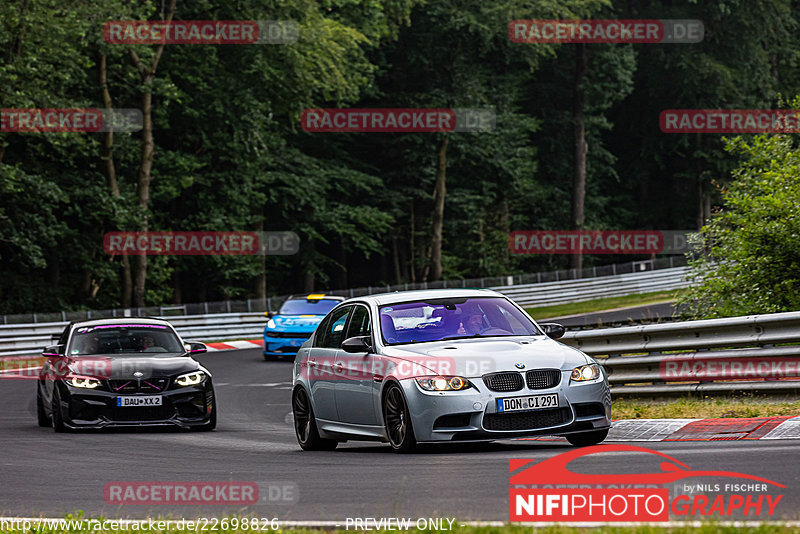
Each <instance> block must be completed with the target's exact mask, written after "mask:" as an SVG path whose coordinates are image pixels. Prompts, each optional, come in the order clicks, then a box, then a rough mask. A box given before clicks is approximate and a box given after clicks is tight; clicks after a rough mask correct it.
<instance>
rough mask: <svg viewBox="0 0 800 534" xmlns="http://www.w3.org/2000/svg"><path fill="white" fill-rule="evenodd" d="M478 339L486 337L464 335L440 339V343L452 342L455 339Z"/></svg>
mask: <svg viewBox="0 0 800 534" xmlns="http://www.w3.org/2000/svg"><path fill="white" fill-rule="evenodd" d="M476 337H484V336H483V335H481V334H471V335H468V334H464V335H463V336H450V337H443V338H439V341H450V340H453V339H473V338H476ZM485 337H489V336H485Z"/></svg>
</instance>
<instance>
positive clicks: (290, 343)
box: [264, 332, 311, 356]
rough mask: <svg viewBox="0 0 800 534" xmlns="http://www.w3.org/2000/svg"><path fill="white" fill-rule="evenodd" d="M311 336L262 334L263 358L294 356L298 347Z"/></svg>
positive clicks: (285, 333)
mask: <svg viewBox="0 0 800 534" xmlns="http://www.w3.org/2000/svg"><path fill="white" fill-rule="evenodd" d="M309 337H311V334H310V333H309V334H306V333H297V334H296V335H295V334H292V333H288V332H280V333H275V334H273V335H270V334H269V333H265V334H264V356H294V355H295V354H297V351H298V350H300V345H302V344H303V343H305V342H306V340H307V339H308V338H309Z"/></svg>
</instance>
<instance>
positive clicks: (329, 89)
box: [0, 0, 800, 313]
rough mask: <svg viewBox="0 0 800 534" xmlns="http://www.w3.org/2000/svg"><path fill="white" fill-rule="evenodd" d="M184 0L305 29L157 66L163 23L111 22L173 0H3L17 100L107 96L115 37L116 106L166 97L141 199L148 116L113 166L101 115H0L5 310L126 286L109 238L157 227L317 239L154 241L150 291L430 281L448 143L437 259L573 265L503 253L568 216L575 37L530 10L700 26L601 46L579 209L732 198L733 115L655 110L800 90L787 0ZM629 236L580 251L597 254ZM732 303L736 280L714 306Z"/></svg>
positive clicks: (190, 9)
mask: <svg viewBox="0 0 800 534" xmlns="http://www.w3.org/2000/svg"><path fill="white" fill-rule="evenodd" d="M628 4H631V5H628ZM175 5H176V10H175V14H174V18H175V19H176V20H207V19H212V20H236V19H247V20H294V21H297V22H298V24H299V26H300V36H299V39H298V41H297V42H296V43H293V44H288V45H247V46H234V45H167V46H165V47H164V50H163V55H162V56H161V57H160V61H159V62H158V67H157V69H156V71H155V72H154V74H153V77H152V79H151V80H145V78H144V77H143V75H142V72H141V71H140V70H138V69H137V66H136V62H135V61H134V59H133V57H134V55H135V56H136V57H137V58H139V60H140V61H141V63H142V64H144V65H149V64H151V63H152V62H153V61H154V59H155V58H156V57H157V54H158V46H154V45H112V44H108V43H105V42H104V41H103V37H102V28H103V23H104V22H105V21H108V20H127V19H141V20H144V19H149V20H161V19H163V18H165V17H166V14H165V13H163V12H162V10H163V9H168V8H169V2H168V1H165V2H157V1H155V0H134V1H127V0H126V1H123V0H107V1H103V2H89V1H88V0H69V1H66V2H63V1H56V0H10V1H6V2H2V3H0V107H2V108H28V107H30V108H33V107H38V108H48V107H49V108H53V107H79V106H86V107H104V102H103V100H104V99H103V96H104V94H103V87H102V85H101V83H100V81H99V80H100V78H99V76H100V72H101V61H102V60H103V58H105V62H106V65H107V68H106V74H107V80H108V82H107V87H108V95H109V96H110V98H111V100H112V102H113V106H114V107H117V108H141V107H142V101H143V96H144V95H145V94H151V95H152V105H153V107H152V118H153V125H154V127H153V137H154V144H155V147H154V157H153V164H152V171H151V182H150V185H149V188H150V189H149V203H148V204H147V205H146V206H145V205H143V204H142V202H141V201H140V199H139V193H140V187H139V178H138V177H139V173H140V168H141V162H142V144H143V139H142V137H143V136H142V134H141V133H115V134H114V136H113V146H112V147H111V148H112V151H111V154H112V156H111V157H112V160H111V161H112V162H113V164H114V169H115V173H116V176H115V180H112V179H111V178H110V176H109V174H108V170H107V165H106V163H107V161H108V157H109V156H108V154H107V153H106V152H105V151H104V143H105V142H106V138H105V137H104V136H103V134H100V133H98V134H80V133H59V134H55V133H50V134H35V133H27V134H20V133H7V132H6V133H0V312H2V313H16V312H25V311H48V310H60V309H74V308H109V307H117V306H120V305H122V304H126V303H130V294H128V295H127V296H126V295H125V294H123V293H124V291H123V289H122V288H123V281H124V279H125V273H126V272H127V273H128V274H130V269H131V266H130V265H126V264H124V263H123V261H122V258H120V257H119V256H117V257H111V256H109V255H108V254H106V253H105V252H104V250H103V246H102V238H103V235H104V234H105V233H106V232H109V231H116V230H137V229H141V228H144V227H147V228H148V229H150V230H217V231H232V230H264V231H270V230H292V231H294V232H296V233H297V234H298V235H299V236H300V238H301V242H302V244H301V248H300V252H299V253H298V254H297V255H295V256H283V257H281V256H267V257H263V256H261V257H236V256H151V257H149V258H148V261H147V273H146V274H147V278H146V294H145V299H144V300H145V302H146V303H147V304H161V303H169V302H197V301H204V300H220V299H225V298H248V297H259V296H263V295H270V294H271V295H274V294H286V293H290V292H296V291H304V290H311V289H315V290H321V289H329V288H341V287H351V286H360V285H368V284H371V285H378V284H386V283H392V284H394V283H398V282H411V281H422V280H430V279H432V278H433V275H432V272H435V270H434V269H432V260H431V258H432V252H431V250H432V243H433V242H434V237H433V236H434V234H435V232H434V230H435V224H434V218H433V215H432V214H433V212H434V206H435V200H436V199H435V195H434V190H435V184H436V178H437V158H438V157H439V155H440V154H441V153H442V151H441V149H442V147H445V148H446V185H447V187H446V191H447V192H446V197H445V202H444V217H443V221H442V225H441V228H442V240H441V243H442V247H441V248H442V251H441V267H442V278H448V279H452V278H459V277H466V278H469V277H478V276H491V275H501V274H511V273H516V272H531V271H536V270H549V269H553V268H564V267H566V266H567V265H568V263H569V258H568V257H565V256H515V255H512V254H510V253H509V250H508V242H507V239H508V232H509V231H512V230H536V229H567V228H570V224H571V223H570V207H571V200H572V198H571V196H572V194H571V191H572V178H571V173H572V166H573V146H572V136H573V123H572V111H573V110H572V95H573V91H574V89H575V87H574V84H575V79H574V78H575V77H574V69H575V62H576V54H577V48H576V45H560V46H559V45H555V44H535V45H534V44H520V43H512V42H510V40H509V38H508V22H509V21H510V20H513V19H531V18H561V19H569V18H627V19H630V18H662V19H666V18H673V19H700V20H702V21H703V22H704V24H705V28H706V37H705V39H704V41H703V42H702V43H699V44H696V45H689V44H641V45H625V44H603V45H586V46H585V53H586V65H587V66H586V74H585V77H584V78H583V80H582V82H581V85H580V86H581V87H582V88H583V91H584V92H585V99H586V103H585V115H586V140H587V143H588V152H587V158H586V159H587V172H586V202H585V211H586V221H585V227H586V228H588V229H637V228H639V229H667V230H677V229H688V230H690V229H694V228H697V227H698V226H699V224H702V222H703V221H704V220H705V219H706V218H707V217H708V215H709V214H710V212H711V210H712V208H713V207H714V206H715V205H716V204H718V203H719V201H720V198H721V197H720V193H719V190H717V189H715V188H714V187H713V184H720V185H721V186H724V187H727V184H729V183H730V182H731V178H730V176H731V175H730V171H731V170H732V169H733V168H734V167H735V165H736V159H737V157H738V154H737V153H734V152H731V153H728V154H726V153H725V152H724V144H723V140H722V138H721V136H719V135H714V134H703V135H694V134H693V135H685V134H664V133H662V132H661V131H660V129H659V125H658V117H659V113H660V111H661V110H663V109H667V108H771V107H775V106H776V105H777V104H778V102H779V99H780V94H789V95H794V94H798V93H800V77H799V76H798V68H797V67H798V64H800V61H799V60H800V58H799V57H798V54H799V53H800V46H798V32H797V28H798V22H800V9H798V2H797V1H795V0H760V1H758V2H744V1H742V0H713V1H704V2H696V1H693V0H681V1H677V2H674V1H666V0H648V1H645V2H635V3H629V2H617V1H612V0H564V1H561V0H496V1H492V2H483V1H480V0H465V1H462V2H452V1H451V0H425V1H424V2H423V1H422V0H369V1H367V0H296V1H293V2H279V1H276V0H234V1H229V2H216V1H213V0H196V1H192V2H187V1H185V0H177V1H176V4H175ZM324 107H431V108H435V107H452V108H464V107H481V108H485V107H488V108H493V109H494V110H495V113H496V116H497V127H496V129H495V130H494V131H492V132H488V133H447V134H443V133H430V134H422V133H416V134H399V133H392V134H390V133H382V134H365V133H306V132H304V131H303V130H302V129H301V128H300V122H299V121H300V114H301V112H302V111H303V110H304V109H308V108H324ZM445 139H446V141H447V142H445ZM787 142H788V141H786V140H771V139H768V138H765V139H760V140H758V141H755V142H754V143H755V144H753V145H752V146H751V145H745V144H743V145H741V146H742V147H746V146H748V147H750V150H749V151H748V150H746V151H745V152H746V155H748V157H749V158H750V161H751V163H750V165H752V167H742V168H741V169H740V170H739V171H737V172H736V173H734V175H733V178H734V182H735V181H736V180H742V179H747V178H748V177H751V178H752V179H753V180H757V171H759V170H761V169H764V168H766V167H765V165H766V164H765V163H762V164H756V160H755V159H753V158H754V157H756V152H757V151H759V150H762V149H763V150H764V151H765V153H766V152H768V151H769V150H778V149H779V147H783V146H784V145H785V143H787ZM785 150H787V151H788V150H790V149H789V148H786V149H785ZM748 168H749V169H751V170H750V171H747V172H745V169H748ZM787 172H788V171H787ZM745 181H746V180H745ZM736 187H745V188H746V187H748V186H746V185H741V186H736V185H731V189H730V190H731V191H738V189H736ZM787 187H788V186H787ZM742 194H743V195H745V197H746V196H747V195H752V194H753V193H752V190H751V189H744V190H742ZM776 194H777V193H776ZM786 195H787V197H785V198H784V197H781V198H782V199H783V200H786V199H788V195H790V191H789V190H787V191H786ZM780 200H781V199H777V198H776V199H774V201H775V202H777V203H780V202H779V201H780ZM742 202H744V200H742ZM760 209H762V210H768V209H769V208H768V207H766V206H761V208H760ZM787 209H788V208H787ZM742 216H744V215H742ZM731 217H732V216H731ZM733 222H734V221H733V219H730V220H729V221H728V223H726V224H733ZM714 224H717V225H722V224H723V223H721V222H720V223H712V226H711V228H716V227H715V226H714ZM720 228H721V227H720ZM776 228H777V227H776ZM764 230H765V231H767V230H769V229H768V228H766V227H764ZM776 231H777V230H776ZM781 231H783V230H781ZM786 231H787V232H788V231H789V230H786ZM762 237H763V236H762ZM768 238H769V236H766V237H763V239H764V240H766V241H764V243H767V242H768V241H769V239H768ZM775 238H776V239H777V236H776V237H775ZM742 239H745V238H742ZM718 246H722V245H718ZM787 246H788V245H787ZM752 247H753V248H743V249H742V254H746V253H749V252H758V253H759V254H761V250H762V248H761V245H758V244H756V243H754V244H752ZM718 250H719V251H720V252H721V253H722V252H724V253H727V251H728V249H721V248H720V249H718ZM791 253H792V250H791V249H787V250H786V251H784V252H780V251H775V252H774V254H780V255H781V257H782V258H784V259H785V258H788V257H790V255H791ZM741 257H742V256H736V258H741ZM766 258H767V256H763V255H762V256H761V257H760V258H759V261H766ZM629 259H630V257H624V258H622V257H613V256H604V257H601V256H597V257H588V258H586V260H585V262H584V265H585V266H586V265H589V266H590V265H593V264H599V263H601V262H602V263H609V262H618V261H626V260H629ZM126 263H127V262H126ZM131 263H133V262H132V261H131ZM742 265H746V264H744V263H742ZM786 265H787V268H788V266H789V265H790V264H789V263H786ZM731 269H733V267H731ZM742 269H743V270H744V267H743V268H742ZM787 272H788V271H787ZM787 276H788V275H787ZM787 280H788V278H787ZM786 283H787V284H789V286H790V285H791V283H790V282H786ZM778 293H780V294H781V295H782V299H779V300H775V301H773V300H770V301H769V303H764V304H763V305H762V304H759V305H758V306H759V307H758V309H759V310H768V309H769V310H772V309H785V308H786V307H787V306H789V307H791V306H795V305H796V303H794V301H792V300H791V299H792V295H793V294H794V293H791V292H788V291H785V290H784V289H781V290H780V291H778V290H777V288H776V289H775V294H778ZM754 294H755V293H754ZM763 298H768V297H762V300H763ZM126 299H127V300H126ZM743 305H744V304H743ZM749 305H750V304H747V306H749ZM753 305H756V304H755V303H754V304H753ZM720 306H722V304H720ZM737 306H738V305H737ZM733 309H734V307H733V304H731V305H730V306H729V305H727V304H726V305H725V308H724V311H720V313H728V311H730V310H733ZM737 309H738V308H737ZM746 311H750V310H749V309H748V310H746Z"/></svg>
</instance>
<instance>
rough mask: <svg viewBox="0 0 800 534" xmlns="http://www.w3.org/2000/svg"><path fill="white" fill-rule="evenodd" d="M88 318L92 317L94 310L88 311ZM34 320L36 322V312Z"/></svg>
mask: <svg viewBox="0 0 800 534" xmlns="http://www.w3.org/2000/svg"><path fill="white" fill-rule="evenodd" d="M86 318H87V319H91V318H92V310H89V311H88V312H86ZM34 322H36V314H34Z"/></svg>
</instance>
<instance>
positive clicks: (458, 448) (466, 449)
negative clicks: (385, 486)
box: [334, 441, 572, 454]
mask: <svg viewBox="0 0 800 534" xmlns="http://www.w3.org/2000/svg"><path fill="white" fill-rule="evenodd" d="M571 448H572V445H570V444H569V443H566V442H560V441H501V442H498V441H492V442H474V443H423V444H420V445H418V446H417V448H416V450H415V451H414V453H412V454H470V453H473V454H474V453H487V452H513V451H521V450H528V449H536V450H538V451H545V450H561V449H571ZM334 452H336V453H384V454H394V452H393V451H392V448H391V447H390V446H389V445H388V444H380V445H374V444H372V445H365V446H340V447H338V448H337V449H336V450H335V451H334Z"/></svg>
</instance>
